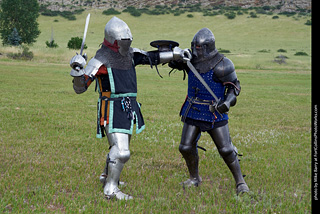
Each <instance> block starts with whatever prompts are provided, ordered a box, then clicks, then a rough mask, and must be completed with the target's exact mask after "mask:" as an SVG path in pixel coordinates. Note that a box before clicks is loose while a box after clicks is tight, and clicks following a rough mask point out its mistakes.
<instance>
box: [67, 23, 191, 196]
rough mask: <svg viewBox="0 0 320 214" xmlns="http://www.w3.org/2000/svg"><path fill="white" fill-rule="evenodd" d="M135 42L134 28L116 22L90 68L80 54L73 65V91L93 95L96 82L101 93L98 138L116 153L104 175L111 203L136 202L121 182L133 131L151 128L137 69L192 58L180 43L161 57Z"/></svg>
mask: <svg viewBox="0 0 320 214" xmlns="http://www.w3.org/2000/svg"><path fill="white" fill-rule="evenodd" d="M131 43H132V34H131V31H130V28H129V26H128V25H127V24H126V23H125V22H124V21H123V20H121V19H119V18H117V17H113V18H112V19H111V20H110V21H109V22H108V23H107V24H106V26H105V30H104V40H103V43H102V44H101V48H100V49H99V50H97V52H96V55H95V56H94V57H93V58H91V59H90V61H89V62H88V64H87V66H86V67H84V66H85V65H86V62H87V57H86V55H83V56H81V55H78V54H77V55H76V56H74V57H72V59H71V61H70V66H71V67H72V70H71V72H70V75H71V76H72V77H73V89H74V91H75V92H76V93H77V94H81V93H84V92H85V91H87V88H88V87H89V86H90V84H91V83H92V82H93V81H94V80H95V81H96V89H97V91H98V93H99V99H98V105H97V107H98V110H97V114H98V115H97V137H98V138H102V137H104V136H105V135H106V136H107V138H108V143H109V146H108V147H109V149H110V152H109V153H108V155H107V158H106V165H105V168H104V171H103V173H102V174H101V175H100V181H101V182H102V183H103V186H104V190H103V192H104V195H105V197H106V198H107V199H112V198H116V199H119V200H129V199H132V198H133V197H132V196H130V195H128V194H125V193H123V192H122V191H121V190H120V189H119V184H121V182H120V180H119V179H120V174H121V172H122V170H123V167H124V165H125V163H126V162H127V161H128V160H129V158H130V150H129V144H130V139H131V135H132V133H133V131H135V132H136V133H137V134H138V133H140V132H142V131H143V130H144V128H145V124H144V120H143V116H142V113H141V109H140V107H141V105H140V103H139V102H138V101H137V92H138V91H137V78H136V70H135V66H136V65H139V64H150V65H151V66H152V65H157V64H160V63H167V62H169V61H171V60H179V59H180V60H181V59H182V60H183V59H184V58H185V56H186V55H188V54H190V53H189V52H188V50H187V49H185V50H182V49H180V48H179V47H176V46H177V43H174V44H176V45H175V46H171V45H169V47H170V48H168V49H166V50H163V51H161V52H160V51H150V52H146V51H143V50H140V49H137V48H131ZM169 44H170V42H169ZM171 47H172V48H171ZM190 56H191V54H190ZM134 124H135V127H136V128H135V129H134ZM108 147H106V148H108Z"/></svg>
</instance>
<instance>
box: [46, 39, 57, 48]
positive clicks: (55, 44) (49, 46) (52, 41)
mask: <svg viewBox="0 0 320 214" xmlns="http://www.w3.org/2000/svg"><path fill="white" fill-rule="evenodd" d="M46 45H47V48H57V47H59V46H58V44H57V43H55V42H54V40H51V42H48V41H46Z"/></svg>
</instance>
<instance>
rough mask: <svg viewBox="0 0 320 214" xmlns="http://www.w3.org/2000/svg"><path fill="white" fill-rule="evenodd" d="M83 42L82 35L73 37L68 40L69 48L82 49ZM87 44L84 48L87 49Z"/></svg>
mask: <svg viewBox="0 0 320 214" xmlns="http://www.w3.org/2000/svg"><path fill="white" fill-rule="evenodd" d="M81 44H82V38H80V37H72V38H71V39H70V40H69V42H68V48H69V49H75V50H77V49H80V48H81ZM87 48H88V47H87V45H86V44H84V49H87Z"/></svg>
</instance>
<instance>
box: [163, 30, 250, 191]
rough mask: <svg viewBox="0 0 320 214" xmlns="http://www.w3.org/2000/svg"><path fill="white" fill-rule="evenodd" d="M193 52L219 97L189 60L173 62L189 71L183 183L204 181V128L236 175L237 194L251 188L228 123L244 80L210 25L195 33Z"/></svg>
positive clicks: (182, 146) (182, 147)
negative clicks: (200, 151) (218, 44)
mask: <svg viewBox="0 0 320 214" xmlns="http://www.w3.org/2000/svg"><path fill="white" fill-rule="evenodd" d="M191 52H192V59H191V63H192V65H193V66H194V68H195V69H196V72H198V73H199V74H200V75H201V77H202V79H203V80H204V81H205V82H206V83H205V84H207V85H208V86H209V87H210V89H211V90H212V91H213V92H214V94H215V95H216V97H217V98H218V100H215V98H214V97H213V96H212V94H211V93H209V91H208V90H207V89H206V87H205V86H204V84H203V83H201V81H200V80H199V78H197V77H196V76H195V74H194V73H193V72H191V70H190V69H191V68H189V67H188V66H187V64H186V63H184V62H179V61H172V62H170V63H169V66H170V67H172V68H177V69H180V70H182V69H183V70H186V71H187V73H188V95H187V98H186V100H185V102H184V104H183V106H182V108H181V112H180V116H181V120H182V122H183V123H184V125H183V129H182V136H181V142H180V146H179V151H180V153H181V154H182V156H183V158H184V159H185V161H186V165H187V167H188V171H189V174H190V177H189V179H188V180H187V181H185V182H183V183H182V184H183V185H184V186H188V187H189V186H198V185H200V183H201V181H202V180H201V177H200V175H199V170H198V166H199V155H198V145H197V144H198V140H199V138H200V136H201V132H207V133H208V134H209V135H210V137H211V138H212V140H213V141H214V143H215V145H216V147H217V149H218V151H219V154H220V155H221V157H222V158H223V160H224V162H225V163H226V165H227V166H228V167H229V169H230V171H231V173H232V175H233V177H234V179H235V183H236V192H237V194H239V193H243V192H248V191H249V188H248V186H247V184H246V182H245V180H244V177H243V175H242V172H241V169H240V164H239V160H238V157H237V156H238V151H237V149H236V147H235V146H234V145H233V144H232V142H231V137H230V134H229V126H228V119H229V117H228V111H229V109H230V107H232V106H234V105H235V104H236V101H237V96H238V95H239V93H240V82H239V80H238V78H237V75H236V72H235V68H234V65H233V63H232V61H231V60H230V59H228V58H227V57H225V56H224V55H222V54H220V53H219V52H218V50H217V49H216V46H215V37H214V35H213V33H212V32H211V31H210V30H209V29H208V28H203V29H201V30H199V31H198V32H197V33H196V34H195V36H194V38H193V40H192V42H191ZM200 148H201V147H200Z"/></svg>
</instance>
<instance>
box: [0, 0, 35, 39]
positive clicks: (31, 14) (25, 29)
mask: <svg viewBox="0 0 320 214" xmlns="http://www.w3.org/2000/svg"><path fill="white" fill-rule="evenodd" d="M38 17H39V4H38V1H37V0H2V1H1V2H0V34H1V39H2V43H3V44H10V41H9V37H10V35H11V34H12V32H13V31H14V28H16V31H17V33H18V35H19V36H20V38H21V40H20V44H21V43H26V44H31V43H34V42H35V41H36V38H37V37H38V36H39V34H40V30H39V24H38V22H37V18H38Z"/></svg>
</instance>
